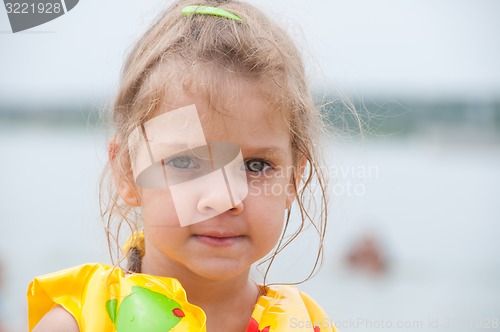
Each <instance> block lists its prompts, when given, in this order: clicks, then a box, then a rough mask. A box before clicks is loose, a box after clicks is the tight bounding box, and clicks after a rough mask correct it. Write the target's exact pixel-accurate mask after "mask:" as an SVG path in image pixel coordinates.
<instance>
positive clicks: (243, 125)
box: [151, 78, 288, 135]
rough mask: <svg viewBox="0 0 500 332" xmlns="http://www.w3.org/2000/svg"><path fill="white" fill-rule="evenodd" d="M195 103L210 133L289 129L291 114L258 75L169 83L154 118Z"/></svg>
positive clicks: (205, 127) (199, 115)
mask: <svg viewBox="0 0 500 332" xmlns="http://www.w3.org/2000/svg"><path fill="white" fill-rule="evenodd" d="M189 105H195V108H196V111H197V114H198V117H199V120H200V122H201V124H202V126H203V129H204V131H205V132H206V134H207V135H221V134H224V133H227V134H231V132H234V131H236V132H242V131H244V132H251V131H259V130H262V129H266V130H268V131H273V132H274V131H285V132H287V131H288V116H287V114H286V110H285V109H284V107H283V105H282V103H281V102H280V100H279V98H277V97H276V96H275V95H273V93H272V92H271V91H270V88H269V87H266V84H263V82H260V81H259V80H257V79H251V80H249V79H234V78H233V79H231V80H222V82H221V81H219V82H212V83H211V84H210V86H207V85H206V84H200V83H191V84H189V85H186V84H181V85H179V86H177V87H176V88H173V87H172V86H170V87H169V89H168V90H167V91H165V94H164V96H163V98H162V102H161V103H160V104H159V106H158V107H157V109H156V110H155V112H154V113H153V114H152V117H151V119H154V118H155V117H157V116H160V115H163V114H166V113H169V112H173V111H177V110H179V109H182V108H184V107H186V106H189Z"/></svg>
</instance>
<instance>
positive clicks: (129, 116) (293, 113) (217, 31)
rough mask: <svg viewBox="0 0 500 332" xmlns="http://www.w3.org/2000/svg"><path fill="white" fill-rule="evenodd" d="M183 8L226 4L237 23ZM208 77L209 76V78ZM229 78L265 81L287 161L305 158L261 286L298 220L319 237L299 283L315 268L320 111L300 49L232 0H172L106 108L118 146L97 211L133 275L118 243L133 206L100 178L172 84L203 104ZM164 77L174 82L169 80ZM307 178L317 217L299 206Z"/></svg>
mask: <svg viewBox="0 0 500 332" xmlns="http://www.w3.org/2000/svg"><path fill="white" fill-rule="evenodd" d="M188 5H207V6H214V7H219V8H223V9H226V10H228V11H230V12H232V13H234V14H236V15H238V16H239V17H240V18H241V19H242V23H239V22H236V21H234V20H230V19H227V18H223V17H216V16H212V15H189V16H183V14H182V8H184V7H185V6H188ZM180 72H181V73H182V76H181V77H179V73H180ZM221 73H223V74H221ZM215 75H217V76H218V77H217V79H214V77H215ZM233 76H234V77H242V78H249V79H250V78H251V79H256V80H258V81H259V82H263V83H265V84H268V85H269V84H270V85H272V87H273V89H269V90H270V91H271V92H270V95H269V98H270V99H271V100H272V101H273V102H274V105H276V108H274V107H273V111H276V112H280V114H282V115H283V118H284V119H285V121H287V124H288V126H289V129H290V137H291V147H292V151H293V157H294V162H295V163H297V161H298V160H299V158H302V157H305V159H307V161H308V167H306V174H304V176H303V177H302V186H300V188H298V187H297V186H296V183H295V179H292V180H293V181H292V183H293V184H294V190H295V191H296V192H297V197H296V202H297V205H298V207H299V211H300V216H301V224H300V225H299V227H298V228H297V230H296V231H295V232H294V233H293V234H291V235H289V236H285V234H286V233H287V230H288V227H289V224H290V216H291V208H290V209H288V211H287V213H286V222H285V229H284V232H283V236H282V238H281V239H280V240H279V242H278V244H277V246H276V249H275V250H274V252H273V253H272V254H271V255H270V256H268V257H267V259H265V260H264V261H263V262H262V263H264V262H267V261H269V265H268V266H267V269H266V270H265V275H264V283H265V279H266V276H267V274H268V272H269V269H270V267H271V265H272V262H273V261H274V259H275V257H276V255H277V254H278V253H279V252H280V251H281V250H282V249H283V248H284V247H286V246H287V245H288V244H289V243H290V242H291V241H292V240H293V239H295V238H296V237H297V236H298V235H299V234H300V233H301V232H302V230H303V229H304V228H305V227H306V222H309V223H310V224H311V225H312V226H313V227H314V228H315V229H316V231H317V233H318V234H319V238H320V239H319V248H318V253H317V258H316V262H315V264H314V267H313V269H312V271H311V273H310V274H309V276H308V277H307V278H306V279H305V280H307V279H309V278H310V277H312V275H313V274H314V272H315V271H316V270H317V267H318V266H319V263H320V261H321V259H322V255H323V239H324V236H325V231H326V224H327V197H326V188H325V185H326V183H325V179H324V176H323V174H322V173H321V167H320V166H319V163H318V151H317V147H316V145H315V144H314V142H315V141H316V140H317V139H318V138H319V137H318V136H319V135H320V133H321V132H322V128H323V126H322V121H321V119H320V113H319V110H318V108H317V107H316V106H315V104H314V101H313V99H312V96H311V95H310V92H309V88H308V85H307V82H306V78H305V72H304V66H303V63H302V58H301V55H300V52H299V51H298V49H297V48H296V46H295V45H294V43H293V42H292V40H291V39H290V37H289V36H288V35H287V34H286V33H285V32H284V31H283V30H282V29H281V28H280V27H278V26H277V25H276V24H274V23H273V22H271V21H270V20H269V19H268V18H267V17H266V16H265V15H264V14H263V13H262V12H261V11H259V10H258V9H256V8H254V7H253V6H250V5H248V4H245V3H242V2H239V1H196V0H179V1H175V2H174V3H173V4H172V5H171V6H170V7H168V8H167V9H166V10H165V11H164V12H163V13H162V14H161V15H160V16H159V18H158V20H157V21H156V22H155V23H154V24H153V25H152V26H151V27H150V28H149V29H148V30H147V31H146V33H145V34H144V35H143V36H142V38H140V40H139V41H138V42H137V43H136V45H135V47H134V48H133V49H132V50H131V52H130V54H129V55H128V58H127V60H126V63H125V66H124V68H123V72H122V78H121V82H120V86H119V90H118V93H117V96H116V98H115V100H114V104H113V106H112V109H111V112H110V121H111V124H112V126H113V127H114V128H115V130H116V132H115V133H114V137H115V140H116V142H117V143H118V146H117V149H116V151H115V153H116V158H114V159H112V160H110V162H109V163H108V165H107V166H106V168H105V170H104V172H103V174H102V178H101V183H100V204H101V215H102V218H103V221H104V223H105V226H106V232H107V238H108V244H109V246H110V254H111V257H112V259H113V261H114V263H115V264H120V262H121V261H122V260H124V259H128V261H129V265H128V269H129V270H130V271H132V272H140V251H139V250H137V248H136V245H133V244H132V246H131V248H132V250H129V251H127V252H126V253H125V255H123V254H122V253H121V250H120V244H119V243H120V241H119V239H120V230H121V228H122V227H123V225H124V223H125V224H126V225H127V226H128V228H129V229H130V230H131V231H132V232H136V231H137V230H138V229H140V225H139V223H140V219H141V216H140V212H139V211H138V210H139V209H137V208H133V207H130V206H128V205H127V204H125V202H123V201H122V200H121V199H120V196H119V195H118V192H117V190H116V188H115V186H114V184H113V181H108V180H110V179H111V176H110V175H111V168H113V169H115V170H118V171H119V173H120V174H122V175H123V176H124V177H125V175H127V174H129V173H130V171H131V165H130V156H129V151H128V147H127V137H128V136H129V134H130V133H131V131H132V130H133V129H134V128H136V127H137V126H138V125H140V124H141V123H143V122H144V121H145V120H146V119H147V118H148V117H151V116H152V114H153V112H155V110H156V109H157V108H158V106H159V105H160V103H162V102H165V100H168V96H173V95H175V93H176V91H177V90H175V89H179V87H180V88H181V89H189V88H193V87H194V86H197V84H199V85H202V86H203V88H204V92H205V93H206V94H207V96H208V97H209V98H210V101H212V99H213V100H217V99H218V98H222V97H223V95H224V94H225V93H227V92H226V91H227V89H226V88H229V86H230V82H229V79H230V78H231V77H233ZM179 78H180V79H181V81H180V84H178V83H179ZM169 82H176V84H171V85H170V84H169ZM112 163H114V165H112ZM315 177H316V179H317V184H318V185H319V190H320V196H321V198H320V204H319V212H320V213H319V217H318V218H316V216H315V215H314V214H311V212H310V211H308V208H306V206H310V204H306V203H305V198H306V194H311V196H310V198H313V196H314V191H315V189H314V187H315V186H313V184H312V183H313V179H314V178H315ZM105 188H107V191H106V190H105ZM317 205H318V204H317ZM315 220H316V221H315ZM115 222H116V225H115ZM133 240H134V239H133ZM132 242H134V241H132ZM135 242H137V241H135ZM134 248H135V249H134ZM114 254H115V255H116V258H117V260H115V259H114Z"/></svg>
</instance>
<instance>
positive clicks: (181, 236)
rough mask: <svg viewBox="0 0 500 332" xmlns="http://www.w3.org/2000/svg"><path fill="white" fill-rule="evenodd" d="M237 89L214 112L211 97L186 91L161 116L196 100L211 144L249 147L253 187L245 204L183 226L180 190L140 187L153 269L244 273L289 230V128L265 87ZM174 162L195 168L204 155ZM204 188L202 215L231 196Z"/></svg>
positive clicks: (148, 265)
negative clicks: (177, 198)
mask: <svg viewBox="0 0 500 332" xmlns="http://www.w3.org/2000/svg"><path fill="white" fill-rule="evenodd" d="M231 95H235V96H237V98H236V97H233V98H231V100H230V101H228V102H225V103H223V105H221V107H220V109H218V108H217V109H216V110H213V109H211V108H210V106H209V103H208V100H207V99H206V97H205V96H204V95H196V94H193V95H191V94H187V93H183V94H181V95H179V96H177V98H176V100H175V101H174V102H170V103H169V105H168V106H164V107H163V108H161V109H160V110H159V112H158V113H157V114H155V115H156V116H158V115H160V114H163V113H165V112H171V111H173V110H177V109H179V108H182V107H186V106H189V105H195V106H196V110H197V113H198V117H199V120H200V122H201V126H202V128H203V134H204V137H205V139H206V141H207V142H208V143H210V142H230V143H232V144H234V145H236V146H238V147H239V148H240V149H241V153H242V159H243V164H244V166H241V169H242V170H243V171H244V172H246V178H247V179H246V181H247V185H248V193H247V195H246V196H245V197H244V199H243V200H242V201H241V202H240V203H239V204H237V205H235V206H233V207H231V208H229V209H224V210H223V211H219V213H218V214H216V215H215V216H213V215H214V214H212V215H209V218H208V219H207V218H205V219H204V220H203V221H201V222H197V223H193V224H191V225H188V226H185V227H180V225H179V215H178V214H177V213H176V209H175V207H174V197H173V192H172V190H170V189H146V188H141V187H138V188H137V190H138V193H139V196H140V197H139V198H140V204H141V209H142V217H143V223H144V231H145V245H146V253H145V256H144V259H143V272H145V273H150V274H156V275H168V276H173V277H177V278H181V277H183V276H186V275H190V276H191V277H201V278H204V279H209V280H224V279H229V278H233V277H237V276H239V275H242V274H246V273H248V271H249V268H250V266H251V264H253V263H254V262H256V261H258V260H259V259H261V258H262V257H264V256H265V255H266V254H268V253H269V252H270V251H271V250H272V248H273V247H274V246H275V244H276V243H277V241H278V239H279V237H280V235H281V232H282V228H283V222H284V212H285V209H286V208H287V207H288V206H289V205H290V204H291V202H292V201H293V199H294V197H295V196H294V194H293V190H292V188H293V186H292V185H291V172H292V171H294V168H293V160H292V151H291V146H290V135H289V129H288V127H287V124H286V122H285V121H283V120H282V118H281V117H280V116H279V115H272V112H273V110H272V109H270V108H271V106H270V103H268V102H267V100H266V98H265V97H264V95H263V93H261V92H260V90H259V88H254V89H247V90H243V89H238V91H237V94H231ZM270 114H271V115H270ZM169 166H170V167H173V168H174V169H175V170H176V171H177V170H178V169H179V171H180V172H183V171H185V170H186V169H187V170H188V172H189V169H191V168H192V167H194V168H195V167H196V161H194V160H191V159H190V158H189V157H182V158H180V159H176V160H174V161H172V162H171V163H170V165H169ZM296 175H298V174H296ZM243 179H244V177H243ZM197 191H198V193H199V192H201V193H202V195H197V196H196V201H197V202H196V204H195V207H196V209H197V210H198V211H197V213H199V214H203V213H205V212H206V211H211V210H213V208H214V207H217V206H224V202H223V200H227V196H225V195H224V194H222V193H220V192H218V190H217V189H215V188H201V191H200V190H197ZM173 224H176V225H177V226H175V227H174V226H172V225H173Z"/></svg>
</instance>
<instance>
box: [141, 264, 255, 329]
mask: <svg viewBox="0 0 500 332" xmlns="http://www.w3.org/2000/svg"><path fill="white" fill-rule="evenodd" d="M150 259H151V257H148V255H146V256H145V257H144V258H143V261H142V271H141V272H142V273H147V274H151V275H156V276H165V277H171V278H176V279H178V280H179V281H180V282H181V284H182V287H183V288H184V289H185V290H186V294H187V298H188V301H189V302H190V303H192V304H195V305H197V306H199V307H201V308H202V309H203V311H204V312H205V314H206V315H207V328H208V331H214V330H215V331H217V330H218V329H217V326H214V325H215V324H216V323H217V322H218V323H224V324H225V325H223V326H225V329H226V328H228V327H229V326H233V327H235V329H227V330H228V331H238V330H240V331H245V328H246V324H248V321H249V320H250V317H251V314H252V311H253V308H254V306H255V303H256V301H257V299H258V297H259V295H260V294H259V292H260V289H259V287H258V286H257V285H256V284H255V283H254V282H253V281H252V280H250V279H249V269H248V270H246V271H244V272H243V273H241V274H239V275H237V276H236V277H233V278H230V279H224V280H210V279H206V278H203V277H200V276H198V275H195V274H194V273H192V272H191V271H188V270H187V269H186V268H185V267H183V266H180V265H178V264H175V263H174V262H171V261H169V260H167V261H163V262H162V264H156V262H155V264H152V262H151V261H150ZM211 326H212V328H210V327H211ZM219 327H220V326H219ZM219 330H220V329H219Z"/></svg>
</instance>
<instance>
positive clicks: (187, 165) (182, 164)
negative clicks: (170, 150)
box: [165, 156, 200, 169]
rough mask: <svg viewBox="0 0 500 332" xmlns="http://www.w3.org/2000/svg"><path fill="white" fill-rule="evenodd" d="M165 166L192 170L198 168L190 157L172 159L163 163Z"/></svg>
mask: <svg viewBox="0 0 500 332" xmlns="http://www.w3.org/2000/svg"><path fill="white" fill-rule="evenodd" d="M165 165H167V166H169V167H173V168H178V169H193V168H199V167H200V166H199V165H198V164H197V163H196V162H195V161H194V160H193V159H192V158H191V157H186V156H181V157H176V158H173V159H171V160H169V161H168V162H167V163H165Z"/></svg>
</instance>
